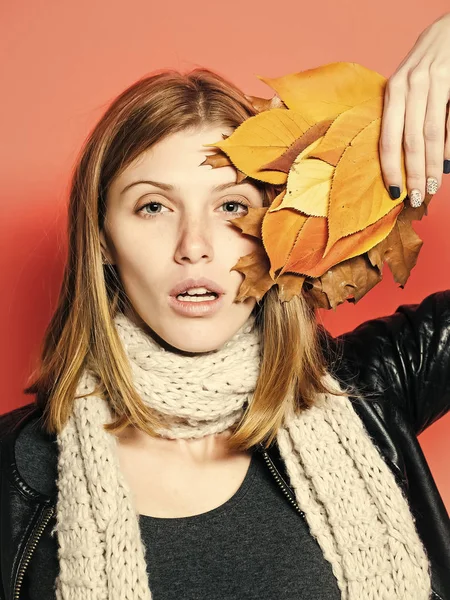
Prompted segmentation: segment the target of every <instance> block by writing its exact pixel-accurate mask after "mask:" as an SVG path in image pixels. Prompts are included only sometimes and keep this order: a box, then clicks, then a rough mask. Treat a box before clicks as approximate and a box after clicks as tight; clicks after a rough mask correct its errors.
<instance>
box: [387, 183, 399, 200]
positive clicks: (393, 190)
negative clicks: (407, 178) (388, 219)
mask: <svg viewBox="0 0 450 600" xmlns="http://www.w3.org/2000/svg"><path fill="white" fill-rule="evenodd" d="M389 195H390V197H391V198H392V200H397V198H400V188H399V187H398V186H397V185H390V186H389Z"/></svg>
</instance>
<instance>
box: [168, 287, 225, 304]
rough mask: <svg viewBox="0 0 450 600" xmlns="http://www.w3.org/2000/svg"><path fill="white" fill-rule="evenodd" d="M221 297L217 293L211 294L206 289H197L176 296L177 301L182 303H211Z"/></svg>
mask: <svg viewBox="0 0 450 600" xmlns="http://www.w3.org/2000/svg"><path fill="white" fill-rule="evenodd" d="M218 297H219V294H216V292H211V291H210V290H207V289H206V288H195V289H190V290H186V291H185V292H182V293H181V294H178V296H176V298H177V300H179V301H180V302H210V301H211V300H216V298H218Z"/></svg>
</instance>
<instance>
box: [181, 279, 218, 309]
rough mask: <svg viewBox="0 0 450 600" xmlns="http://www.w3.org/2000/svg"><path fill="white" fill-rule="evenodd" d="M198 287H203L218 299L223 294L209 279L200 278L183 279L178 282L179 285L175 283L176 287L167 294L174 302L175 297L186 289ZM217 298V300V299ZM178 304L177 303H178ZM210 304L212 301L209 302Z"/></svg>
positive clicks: (216, 284)
mask: <svg viewBox="0 0 450 600" xmlns="http://www.w3.org/2000/svg"><path fill="white" fill-rule="evenodd" d="M198 287H205V288H207V289H208V290H210V291H211V292H215V293H216V294H217V295H218V296H219V298H220V296H222V294H225V290H224V289H223V288H222V287H221V286H220V285H219V284H218V283H216V282H215V281H212V280H211V279H206V278H205V277H202V278H201V279H192V278H189V279H183V281H180V283H177V285H175V286H174V287H173V288H172V289H171V290H170V292H169V294H170V296H171V297H174V298H175V300H176V297H177V296H178V294H181V293H182V292H185V291H186V290H187V289H190V288H198ZM219 298H217V299H219ZM178 302H179V301H178ZM211 302H212V300H211ZM204 304H208V302H204Z"/></svg>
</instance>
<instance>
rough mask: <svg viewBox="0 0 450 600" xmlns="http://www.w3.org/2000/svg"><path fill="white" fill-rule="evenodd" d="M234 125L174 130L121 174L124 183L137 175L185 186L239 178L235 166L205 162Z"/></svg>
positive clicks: (217, 183) (137, 177)
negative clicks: (211, 164) (214, 146)
mask: <svg viewBox="0 0 450 600" xmlns="http://www.w3.org/2000/svg"><path fill="white" fill-rule="evenodd" d="M231 133H232V129H231V128H228V127H225V126H207V127H203V128H202V129H195V130H185V131H179V132H176V133H173V134H170V135H168V136H166V137H165V138H163V139H162V140H160V141H159V142H157V143H156V144H154V145H153V146H152V147H151V148H149V149H148V150H146V151H145V152H143V153H142V154H141V155H140V156H138V157H137V158H136V159H135V160H134V161H133V162H132V163H131V164H130V165H128V167H127V168H126V169H124V171H123V172H122V173H121V174H120V175H119V176H118V177H117V180H116V183H117V185H120V186H121V187H123V186H126V185H128V184H130V183H132V182H133V181H135V180H137V179H152V180H156V181H164V182H165V183H168V184H171V185H173V186H174V187H177V188H182V187H186V186H187V185H192V184H197V185H199V184H205V185H211V186H214V185H219V184H221V183H227V182H231V181H235V180H236V170H235V169H234V168H232V167H220V168H216V169H213V168H212V167H211V166H209V165H202V164H201V163H202V162H203V161H204V160H205V158H206V157H207V156H208V155H210V154H213V153H214V148H207V147H204V144H214V143H216V142H218V141H220V140H222V139H223V137H222V134H225V135H229V134H231Z"/></svg>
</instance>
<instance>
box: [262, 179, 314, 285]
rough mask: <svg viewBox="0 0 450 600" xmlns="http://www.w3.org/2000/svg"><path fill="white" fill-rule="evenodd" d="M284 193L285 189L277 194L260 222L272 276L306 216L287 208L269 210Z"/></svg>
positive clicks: (283, 261) (282, 261)
mask: <svg viewBox="0 0 450 600" xmlns="http://www.w3.org/2000/svg"><path fill="white" fill-rule="evenodd" d="M285 194H286V190H283V191H282V192H281V193H280V194H278V196H277V197H276V198H275V199H274V201H273V202H272V204H271V205H270V208H269V210H268V211H267V212H266V215H265V217H264V219H263V222H262V241H263V244H264V248H265V249H266V252H267V255H268V257H269V260H270V275H271V276H272V277H275V272H276V271H277V270H278V269H281V268H282V267H283V266H284V265H285V263H286V261H287V259H288V258H289V254H290V253H291V251H292V247H293V245H294V242H295V240H296V238H297V236H298V233H299V231H300V230H301V228H302V227H303V225H304V224H305V222H306V220H307V217H305V216H304V215H301V214H300V213H298V212H296V211H294V210H291V209H289V208H287V209H285V210H282V211H279V212H270V209H272V208H276V207H277V206H279V204H280V202H281V201H282V200H283V198H284V195H285Z"/></svg>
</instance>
